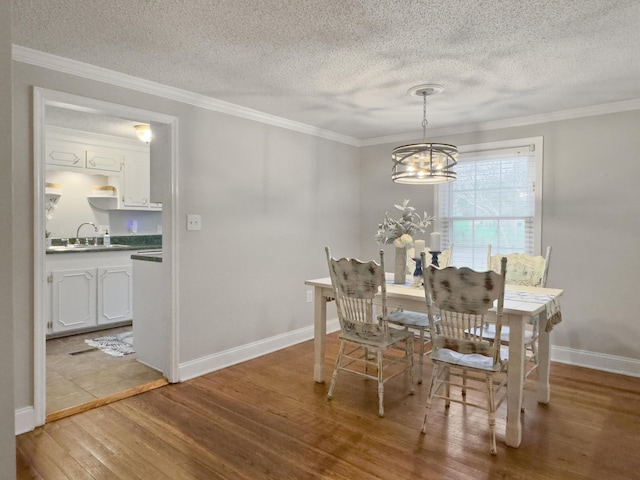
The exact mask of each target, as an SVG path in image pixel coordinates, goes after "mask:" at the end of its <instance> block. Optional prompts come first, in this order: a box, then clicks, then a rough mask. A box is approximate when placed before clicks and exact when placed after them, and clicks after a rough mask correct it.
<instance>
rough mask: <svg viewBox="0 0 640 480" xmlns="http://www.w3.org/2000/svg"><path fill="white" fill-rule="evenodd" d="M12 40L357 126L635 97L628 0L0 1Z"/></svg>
mask: <svg viewBox="0 0 640 480" xmlns="http://www.w3.org/2000/svg"><path fill="white" fill-rule="evenodd" d="M13 5H14V19H13V43H14V44H16V45H21V46H24V47H29V48H32V49H35V50H40V51H43V52H47V53H52V54H55V55H59V56H62V57H66V58H70V59H74V60H78V61H81V62H86V63H89V64H93V65H98V66H101V67H104V68H108V69H111V70H115V71H117V72H122V73H126V74H129V75H133V76H135V77H140V78H144V79H148V80H152V81H154V82H159V83H162V84H165V85H169V86H173V87H177V88H181V89H184V90H187V91H191V92H196V93H200V94H203V95H207V96H210V97H213V98H216V99H220V100H224V101H227V102H231V103H234V104H237V105H241V106H245V107H249V108H252V109H255V110H258V111H261V112H265V113H269V114H272V115H277V116H280V117H283V118H286V119H290V120H295V121H298V122H302V123H305V124H308V125H313V126H316V127H320V128H323V129H326V130H330V131H334V132H339V133H342V134H345V135H349V136H351V137H354V138H357V139H369V138H378V137H383V136H389V135H399V134H406V133H409V132H419V131H420V128H421V127H420V122H421V120H422V101H421V99H419V98H416V97H412V96H409V95H408V94H407V90H408V89H409V88H410V87H412V86H414V85H418V84H423V83H438V84H442V85H444V87H445V91H444V93H443V94H442V95H439V96H435V97H431V98H429V100H428V105H427V118H428V120H429V127H430V128H440V127H451V126H459V125H470V124H476V123H482V122H488V121H498V120H506V119H510V118H520V117H525V116H530V115H542V114H549V113H552V112H557V111H563V110H570V109H577V108H583V107H589V106H594V105H603V104H608V103H613V102H620V101H627V100H635V99H638V98H640V52H639V51H638V48H639V46H640V1H638V0H606V1H603V0H547V1H543V0H526V1H525V0H502V1H501V0H493V1H490V0H486V1H482V0H465V1H457V0H442V1H428V0H425V1H411V0H404V1H402V0H396V1H390V0H360V1H349V0H324V1H323V0H318V1H311V0H278V1H276V0H273V1H264V0H263V1H260V0H228V1H227V0H221V1H211V0H182V1H178V0H174V1H168V0H154V1H151V0H149V1H141V2H131V1H130V0H109V1H104V0H56V1H50V0H13Z"/></svg>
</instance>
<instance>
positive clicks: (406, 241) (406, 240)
mask: <svg viewBox="0 0 640 480" xmlns="http://www.w3.org/2000/svg"><path fill="white" fill-rule="evenodd" d="M400 241H401V242H402V243H403V244H404V245H409V244H410V243H413V238H411V235H409V234H408V233H405V234H404V235H402V236H401V237H400Z"/></svg>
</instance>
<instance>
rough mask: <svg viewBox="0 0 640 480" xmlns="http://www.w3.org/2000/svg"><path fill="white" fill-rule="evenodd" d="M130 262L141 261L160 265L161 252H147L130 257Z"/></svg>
mask: <svg viewBox="0 0 640 480" xmlns="http://www.w3.org/2000/svg"><path fill="white" fill-rule="evenodd" d="M131 260H142V261H144V262H160V263H162V250H157V249H156V250H149V251H146V252H138V253H136V254H133V255H131Z"/></svg>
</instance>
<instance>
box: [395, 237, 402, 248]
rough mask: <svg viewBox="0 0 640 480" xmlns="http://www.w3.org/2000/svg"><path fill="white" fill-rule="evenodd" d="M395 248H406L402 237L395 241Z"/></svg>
mask: <svg viewBox="0 0 640 480" xmlns="http://www.w3.org/2000/svg"><path fill="white" fill-rule="evenodd" d="M393 246H394V247H397V248H402V247H404V243H403V242H402V237H400V238H396V239H395V240H394V241H393Z"/></svg>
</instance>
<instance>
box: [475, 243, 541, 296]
mask: <svg viewBox="0 0 640 480" xmlns="http://www.w3.org/2000/svg"><path fill="white" fill-rule="evenodd" d="M502 257H506V258H507V262H508V263H509V270H507V285H525V286H528V287H544V286H546V285H547V274H548V272H549V260H550V259H551V247H547V251H546V254H545V256H544V257H543V256H541V255H528V254H526V253H508V254H500V253H496V254H494V255H491V244H489V247H488V249H487V267H488V269H489V270H493V271H494V272H498V271H500V260H501V259H502Z"/></svg>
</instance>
